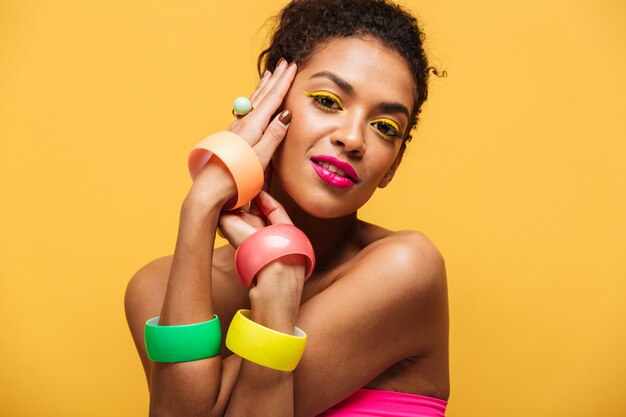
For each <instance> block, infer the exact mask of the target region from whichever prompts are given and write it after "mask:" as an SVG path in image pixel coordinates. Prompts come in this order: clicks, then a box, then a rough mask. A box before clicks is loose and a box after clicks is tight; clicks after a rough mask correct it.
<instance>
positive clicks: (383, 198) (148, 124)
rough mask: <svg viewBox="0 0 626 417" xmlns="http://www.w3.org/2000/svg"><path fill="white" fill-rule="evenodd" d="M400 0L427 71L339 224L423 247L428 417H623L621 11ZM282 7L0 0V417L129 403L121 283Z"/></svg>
mask: <svg viewBox="0 0 626 417" xmlns="http://www.w3.org/2000/svg"><path fill="white" fill-rule="evenodd" d="M405 4H407V5H408V6H409V8H410V9H412V10H414V11H416V12H417V14H418V15H419V16H421V18H422V20H423V24H424V29H425V31H426V32H427V36H428V44H427V45H428V51H429V54H430V56H431V60H432V63H433V64H435V65H437V66H438V67H439V68H440V69H445V70H447V71H448V77H447V78H444V79H434V80H433V81H432V83H431V90H430V94H431V96H430V99H429V101H428V102H427V104H426V106H425V109H424V112H423V116H422V121H421V125H420V127H419V128H418V130H417V132H416V134H415V138H414V141H413V142H412V143H411V144H410V147H409V153H408V156H407V157H406V158H405V161H404V162H403V166H402V167H401V169H400V172H399V174H398V176H397V177H396V179H395V180H394V182H393V183H392V184H391V186H390V187H389V188H388V189H385V190H383V191H381V192H380V193H379V194H377V195H376V196H375V197H374V199H373V200H372V201H371V202H370V204H369V205H368V206H366V208H365V209H364V210H363V211H362V216H363V217H364V218H365V219H366V220H369V221H373V222H376V223H380V224H382V225H386V226H388V227H389V228H392V229H418V230H421V231H423V232H424V233H426V234H427V235H428V236H429V237H430V238H431V239H432V240H433V241H434V242H435V243H436V245H437V246H438V247H439V248H440V250H441V251H442V252H443V254H444V256H445V258H446V263H447V269H448V279H449V291H450V311H451V378H452V394H451V397H450V405H449V413H448V415H449V416H450V417H461V416H472V417H473V416H476V417H479V416H480V417H484V416H507V417H518V416H519V417H528V416H546V417H547V416H550V417H554V416H568V417H575V416H580V417H589V416H604V417H618V416H624V415H626V399H625V397H624V387H625V386H626V360H625V355H626V336H625V334H626V332H625V324H626V323H625V322H626V320H625V319H626V261H625V252H626V251H625V249H626V244H625V241H626V238H625V236H626V220H625V218H626V216H625V213H626V197H625V191H626V168H625V166H626V164H625V159H626V158H625V156H626V152H625V151H626V146H625V144H624V141H625V139H626V128H625V125H624V121H623V116H624V113H625V112H626V103H625V101H626V99H625V97H626V88H625V87H626V76H625V74H626V54H625V53H624V51H625V50H626V48H625V47H626V6H625V5H624V2H621V1H592V0H587V1H565V0H559V1H548V2H546V1H539V0H532V1H527V0H524V1H522V0H515V1H501V2H492V1H483V0H481V1H461V0H457V1H437V2H434V1H428V2H427V1H407V2H406V3H405ZM282 5H283V1H277V0H272V1H263V2H261V4H256V3H255V2H252V1H234V2H230V3H228V4H227V2H223V1H208V0H205V1H177V2H170V1H168V2H161V1H153V0H150V1H145V0H144V1H132V2H128V1H119V0H111V1H106V2H96V1H92V2H85V1H77V0H67V1H61V0H56V1H47V2H45V1H11V2H9V1H1V2H0V146H1V147H0V192H1V194H0V196H1V203H0V274H1V281H0V334H1V335H2V336H1V343H0V415H2V416H93V417H95V416H112V415H115V416H138V415H146V414H147V402H148V393H147V389H146V384H145V382H144V379H143V373H142V370H141V366H140V363H139V360H138V357H137V355H136V353H135V351H134V346H133V345H132V342H131V338H130V335H129V332H128V330H127V328H126V323H125V319H124V313H123V294H124V289H125V285H126V282H127V280H128V279H129V277H130V276H131V275H132V274H133V273H134V272H135V271H136V270H137V269H138V268H139V267H141V266H142V265H144V264H145V263H146V262H148V261H150V260H151V259H153V258H155V257H158V256H162V255H165V254H169V253H172V251H173V248H174V243H175V238H176V230H177V225H178V214H179V212H178V211H179V207H180V203H181V201H182V199H183V198H184V196H185V194H186V192H187V190H188V188H189V185H190V179H189V177H188V174H187V171H186V166H185V163H186V157H187V152H188V151H189V149H190V147H191V146H192V145H194V144H195V143H196V142H197V141H198V140H199V139H201V138H202V137H204V136H205V135H207V134H208V133H210V132H213V131H215V130H218V129H222V128H224V127H226V126H227V124H228V123H229V122H230V120H231V115H230V113H229V112H230V106H231V102H232V99H233V98H234V97H235V96H238V95H245V94H248V93H249V92H250V91H251V90H252V89H253V86H254V85H255V81H256V75H255V59H256V55H257V53H258V52H259V51H260V50H261V46H262V45H264V36H263V34H264V30H261V26H262V24H263V23H264V21H265V18H266V17H268V16H269V15H271V14H273V13H275V12H277V11H278V10H279V8H280V7H281V6H282Z"/></svg>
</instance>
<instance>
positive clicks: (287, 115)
mask: <svg viewBox="0 0 626 417" xmlns="http://www.w3.org/2000/svg"><path fill="white" fill-rule="evenodd" d="M278 120H279V121H280V122H281V123H282V124H284V125H287V124H289V122H290V121H291V112H290V111H289V110H285V111H283V112H282V113H281V114H280V116H278Z"/></svg>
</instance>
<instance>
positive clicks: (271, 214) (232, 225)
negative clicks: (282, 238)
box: [218, 191, 293, 249]
mask: <svg viewBox="0 0 626 417" xmlns="http://www.w3.org/2000/svg"><path fill="white" fill-rule="evenodd" d="M244 207H245V206H244ZM279 223H283V224H284V223H286V224H293V222H292V221H291V219H290V218H289V215H288V214H287V211H285V209H284V208H283V206H282V205H281V204H280V203H279V202H278V201H276V200H275V199H274V198H273V197H272V196H270V195H269V194H268V193H267V192H265V191H261V192H260V193H259V194H258V195H257V196H256V197H255V198H254V200H252V202H251V204H250V209H248V208H241V209H239V210H235V211H230V212H222V213H221V214H220V218H219V223H218V225H219V228H220V230H221V231H222V234H223V235H224V237H225V238H226V239H227V240H228V242H229V243H230V244H231V245H232V246H233V247H234V248H235V249H237V248H238V247H239V246H240V245H241V244H242V243H243V241H244V240H245V239H246V238H247V237H248V236H250V235H251V234H253V233H254V232H257V231H259V230H261V229H263V228H264V227H266V226H269V225H272V224H279Z"/></svg>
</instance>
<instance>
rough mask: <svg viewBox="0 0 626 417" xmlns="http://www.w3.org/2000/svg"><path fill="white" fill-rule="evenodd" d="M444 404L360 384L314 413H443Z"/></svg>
mask: <svg viewBox="0 0 626 417" xmlns="http://www.w3.org/2000/svg"><path fill="white" fill-rule="evenodd" d="M447 405H448V402H447V401H445V400H441V399H439V398H432V397H426V396H424V395H415V394H406V393H403V392H394V391H384V390H377V389H367V388H361V389H360V390H358V391H357V392H355V393H354V394H352V395H351V396H349V397H348V398H346V399H345V400H343V401H342V402H340V403H339V404H336V405H335V406H333V407H331V408H329V409H328V410H326V411H324V412H323V413H321V414H319V415H318V416H317V417H348V416H352V417H379V416H381V417H392V416H397V417H409V416H410V417H445V415H446V407H447Z"/></svg>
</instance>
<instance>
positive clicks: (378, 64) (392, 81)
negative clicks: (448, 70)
mask: <svg viewBox="0 0 626 417" xmlns="http://www.w3.org/2000/svg"><path fill="white" fill-rule="evenodd" d="M300 69H301V70H300V71H299V73H298V78H301V79H303V80H307V79H309V77H310V76H311V75H313V74H316V73H318V72H321V71H330V72H333V73H335V74H336V75H338V76H339V77H341V78H342V79H344V80H345V81H347V82H348V83H350V84H351V85H352V86H353V87H354V89H355V93H356V94H357V95H359V96H361V95H374V96H379V97H380V98H381V99H384V100H393V101H398V102H400V103H403V104H405V105H406V106H407V107H408V108H409V109H411V108H412V107H413V106H414V103H415V101H416V87H415V81H414V80H413V75H412V74H411V70H410V69H409V65H408V63H407V62H406V60H405V59H404V58H403V57H402V56H401V55H400V54H399V53H397V52H396V51H394V50H393V49H390V48H386V47H385V46H384V45H382V44H381V43H380V42H379V41H377V40H373V39H367V38H356V37H352V38H334V39H331V40H330V41H327V42H325V43H323V44H321V45H319V46H318V47H317V48H316V49H315V50H314V51H313V52H312V53H311V55H310V56H309V57H308V59H307V60H306V63H305V64H304V65H303V66H301V67H300ZM318 80H319V79H318Z"/></svg>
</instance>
